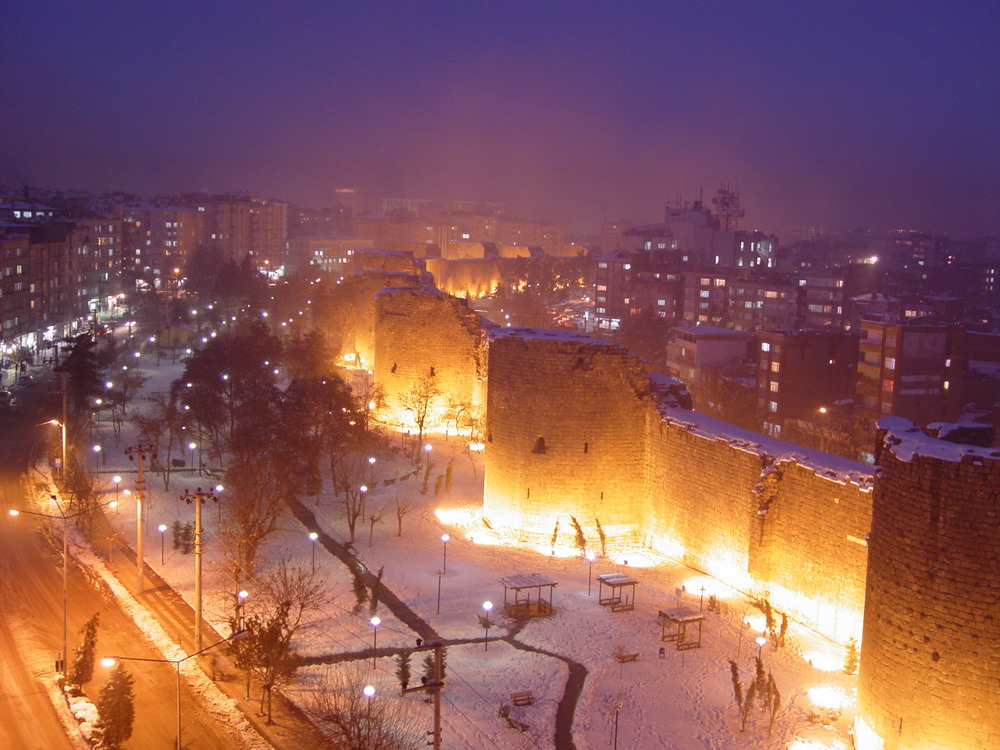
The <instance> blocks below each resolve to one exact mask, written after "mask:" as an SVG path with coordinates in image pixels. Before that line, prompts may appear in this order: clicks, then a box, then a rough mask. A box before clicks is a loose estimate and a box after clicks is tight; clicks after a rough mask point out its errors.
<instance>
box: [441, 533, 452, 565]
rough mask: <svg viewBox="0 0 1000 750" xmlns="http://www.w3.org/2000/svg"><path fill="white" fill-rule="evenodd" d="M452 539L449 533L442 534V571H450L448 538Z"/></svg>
mask: <svg viewBox="0 0 1000 750" xmlns="http://www.w3.org/2000/svg"><path fill="white" fill-rule="evenodd" d="M449 539H451V537H450V536H448V535H447V534H442V535H441V572H442V573H447V572H448V540H449Z"/></svg>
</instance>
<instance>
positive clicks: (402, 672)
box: [396, 651, 410, 690]
mask: <svg viewBox="0 0 1000 750" xmlns="http://www.w3.org/2000/svg"><path fill="white" fill-rule="evenodd" d="M396 677H397V678H398V679H399V688H400V690H406V688H407V687H409V685H410V652H409V651H404V652H402V653H400V654H396Z"/></svg>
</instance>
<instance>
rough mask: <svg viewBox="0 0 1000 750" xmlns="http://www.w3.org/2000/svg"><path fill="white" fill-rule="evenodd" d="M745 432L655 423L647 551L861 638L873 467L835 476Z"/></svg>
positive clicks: (679, 420) (671, 420) (831, 630)
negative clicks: (869, 470) (869, 471)
mask: <svg viewBox="0 0 1000 750" xmlns="http://www.w3.org/2000/svg"><path fill="white" fill-rule="evenodd" d="M723 428H725V429H723ZM740 432H741V431H738V430H736V429H735V428H732V427H731V426H728V425H723V423H718V422H717V421H716V420H713V419H711V418H707V417H705V416H704V415H696V414H690V416H688V417H687V419H685V412H682V411H675V412H674V414H673V415H668V416H665V415H664V414H663V413H662V412H661V411H659V410H655V411H653V412H652V413H651V419H650V425H649V427H648V434H649V464H648V475H649V491H648V495H647V509H646V511H645V513H644V514H643V520H642V523H643V528H642V532H643V534H644V535H645V536H646V539H647V541H648V543H649V544H650V546H652V547H653V548H655V549H658V550H659V551H661V552H663V553H664V554H666V555H669V556H671V557H674V558H676V559H679V560H681V561H682V562H684V563H685V564H686V565H690V566H691V567H694V568H697V569H699V570H705V571H708V572H709V573H711V574H713V575H715V576H717V577H719V578H721V579H722V580H725V581H728V582H729V583H731V584H734V585H737V586H742V587H745V588H747V589H753V590H754V591H755V592H756V593H758V594H759V595H761V596H765V595H766V596H767V597H768V598H769V599H770V601H771V603H772V604H773V605H774V606H775V607H776V608H779V609H782V610H785V611H788V612H791V613H792V614H794V615H795V616H797V617H799V618H801V619H804V620H806V621H808V622H811V623H812V624H814V625H815V626H816V627H818V628H819V629H820V630H821V631H822V632H824V633H826V634H828V635H830V636H834V637H841V638H844V637H846V636H847V635H850V634H857V632H858V630H859V628H860V622H861V611H862V608H863V604H864V578H865V558H866V553H867V550H866V547H865V534H866V533H867V531H868V524H869V521H870V518H871V510H870V508H871V503H870V491H869V490H868V488H867V481H866V480H867V479H868V477H867V475H866V474H865V472H864V469H863V467H861V466H860V465H851V464H849V463H848V462H840V463H842V464H843V467H841V470H838V471H833V470H830V469H828V468H826V467H824V466H822V465H821V464H820V463H817V461H822V454H807V455H799V454H797V453H796V451H797V447H796V446H793V445H791V444H788V443H783V442H781V441H778V440H773V439H768V438H765V437H763V436H760V435H757V436H752V438H753V439H752V440H747V439H746V437H747V436H749V435H750V433H742V434H740ZM810 456H812V459H811V461H810V463H809V464H808V465H807V464H806V463H805V462H806V461H807V460H809V457H810ZM831 458H832V457H831ZM834 460H836V459H834ZM844 467H846V468H847V469H853V471H845V470H843V469H844Z"/></svg>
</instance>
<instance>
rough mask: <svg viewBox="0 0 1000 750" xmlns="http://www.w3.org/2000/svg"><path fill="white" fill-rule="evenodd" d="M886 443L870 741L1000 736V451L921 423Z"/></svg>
mask: <svg viewBox="0 0 1000 750" xmlns="http://www.w3.org/2000/svg"><path fill="white" fill-rule="evenodd" d="M893 422H902V420H893ZM880 424H884V423H880ZM910 428H912V425H910ZM882 446H883V447H882V448H881V452H880V455H879V456H878V471H877V473H876V482H875V492H874V500H873V513H872V528H871V538H870V541H869V545H870V546H869V558H868V578H867V585H866V606H865V619H864V641H863V644H862V650H861V672H860V676H859V684H858V698H859V702H858V717H859V718H858V722H857V732H856V736H857V737H858V739H859V744H858V747H860V748H862V749H863V750H870V749H871V748H880V749H881V748H884V750H902V749H904V748H906V749H909V748H921V749H923V748H935V749H938V748H939V749H940V750H944V749H945V748H948V750H972V748H996V747H1000V683H998V679H1000V627H998V625H1000V452H997V451H995V450H994V451H991V449H989V448H971V447H968V446H958V445H955V444H952V443H945V442H944V441H940V440H935V439H933V438H929V437H926V436H924V435H922V434H920V433H919V431H917V430H915V428H912V429H906V428H904V429H894V430H893V431H892V432H889V433H888V434H887V435H886V438H885V440H884V441H883V443H882Z"/></svg>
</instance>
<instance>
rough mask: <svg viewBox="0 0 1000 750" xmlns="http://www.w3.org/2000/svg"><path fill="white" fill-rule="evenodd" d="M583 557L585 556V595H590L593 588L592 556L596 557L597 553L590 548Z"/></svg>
mask: <svg viewBox="0 0 1000 750" xmlns="http://www.w3.org/2000/svg"><path fill="white" fill-rule="evenodd" d="M585 557H586V558H587V596H590V594H591V591H592V590H593V581H594V558H595V557H597V555H595V554H594V553H593V552H591V551H590V550H587V554H586V555H585Z"/></svg>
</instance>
